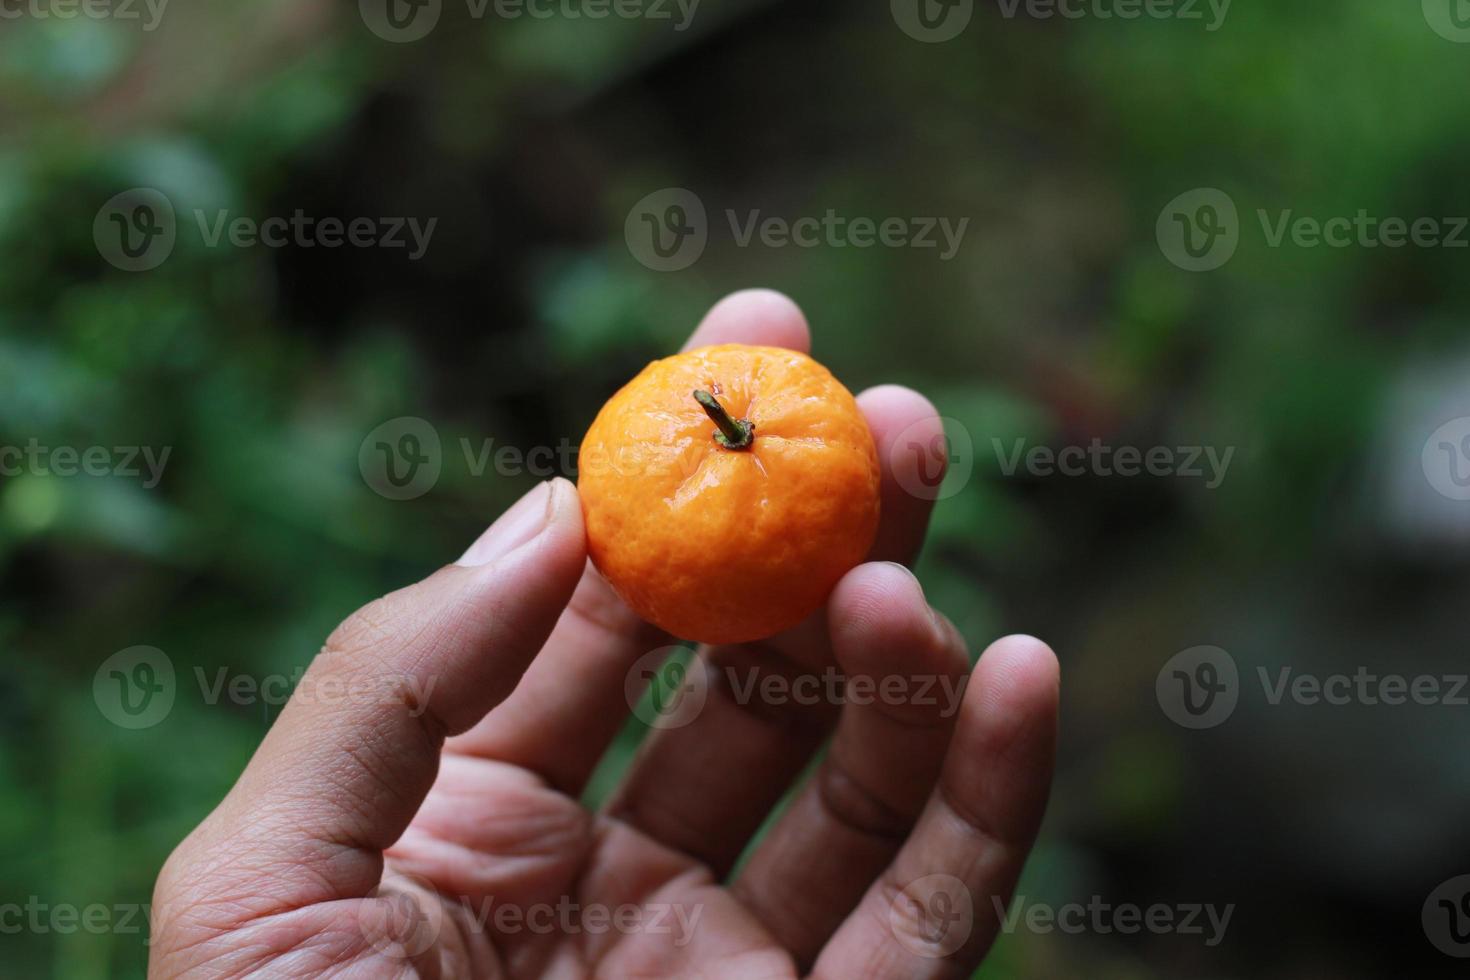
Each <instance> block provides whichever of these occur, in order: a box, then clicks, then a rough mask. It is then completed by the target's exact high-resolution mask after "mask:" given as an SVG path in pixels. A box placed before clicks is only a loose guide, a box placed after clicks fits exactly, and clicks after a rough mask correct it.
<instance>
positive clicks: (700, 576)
mask: <svg viewBox="0 0 1470 980" xmlns="http://www.w3.org/2000/svg"><path fill="white" fill-rule="evenodd" d="M578 483H579V489H580V491H581V497H582V507H583V510H584V515H585V518H586V525H587V546H588V552H589V553H590V554H591V556H592V561H593V563H594V564H595V565H596V566H597V568H598V570H599V571H601V572H602V574H603V576H604V577H605V578H606V579H607V580H608V582H609V583H610V584H611V585H612V587H613V589H614V590H616V591H617V593H618V594H619V595H620V596H622V597H623V599H624V601H626V602H627V603H628V605H629V606H630V607H632V609H633V610H634V611H635V612H637V613H638V614H639V615H640V616H641V617H643V618H644V619H646V620H647V621H649V622H651V623H653V624H654V625H656V626H659V627H661V628H662V629H664V630H666V631H668V632H670V633H672V634H674V635H675V636H678V637H682V638H683V639H686V640H694V641H699V642H704V643H738V642H744V641H747V640H754V639H759V638H762V637H767V636H770V635H772V634H774V633H778V632H780V631H781V630H784V629H787V628H789V627H792V626H795V625H796V624H797V623H799V622H801V621H802V620H803V619H805V618H806V617H807V616H808V615H810V614H811V613H812V612H814V611H815V610H816V609H818V608H819V607H820V606H821V605H822V604H823V603H824V602H825V601H826V599H827V596H828V594H830V592H831V591H832V588H833V586H835V585H836V584H837V581H838V580H839V579H840V578H841V577H842V576H843V575H844V574H845V573H846V572H847V571H848V570H850V569H851V568H852V567H853V566H855V565H857V564H858V563H859V562H861V561H862V560H863V559H864V558H865V557H866V556H867V554H868V550H869V549H870V548H871V547H872V544H873V538H874V536H875V535H876V534H877V530H878V484H879V471H878V455H877V451H876V449H875V448H874V445H873V437H872V434H871V433H870V432H869V431H868V425H867V421H866V420H865V419H864V418H863V414H862V411H861V410H860V409H859V408H858V406H857V402H856V401H855V400H854V399H853V397H852V394H851V393H850V392H849V391H848V390H847V389H846V388H844V387H843V386H842V384H841V383H840V382H839V381H838V380H837V379H836V378H834V377H833V376H832V373H831V372H830V371H828V370H827V369H826V368H824V367H823V366H822V365H820V364H818V363H817V362H816V361H814V360H812V359H811V358H810V357H808V356H807V355H805V354H802V353H799V352H797V351H792V350H785V349H782V348H778V347H753V346H747V345H744V344H724V345H720V346H716V347H704V348H700V349H698V350H693V351H688V352H686V353H683V354H679V355H676V356H674V357H668V358H664V359H663V360H660V361H655V362H653V363H652V364H650V365H648V367H646V368H644V369H643V371H642V373H640V374H639V375H638V376H637V377H636V378H634V379H633V380H632V381H630V382H629V383H628V384H627V385H626V386H624V387H623V389H622V390H621V391H619V392H618V393H617V394H615V395H613V397H612V398H611V399H609V400H608V402H607V404H606V405H604V406H603V408H602V411H601V412H599V413H598V415H597V418H596V419H595V420H594V421H593V423H592V427H591V428H590V429H589V430H588V432H587V437H586V438H585V439H584V440H583V442H582V448H581V453H580V455H579V457H578Z"/></svg>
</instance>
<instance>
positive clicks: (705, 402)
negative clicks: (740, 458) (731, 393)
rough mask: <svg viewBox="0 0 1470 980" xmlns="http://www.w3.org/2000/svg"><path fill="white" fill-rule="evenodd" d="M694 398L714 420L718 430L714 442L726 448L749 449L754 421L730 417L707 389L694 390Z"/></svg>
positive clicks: (753, 435) (753, 433)
mask: <svg viewBox="0 0 1470 980" xmlns="http://www.w3.org/2000/svg"><path fill="white" fill-rule="evenodd" d="M694 400H695V401H697V402H699V404H700V406H701V407H702V408H703V409H704V411H705V414H706V415H708V416H709V417H710V418H711V419H713V420H714V423H715V425H716V426H717V427H718V428H719V431H718V432H716V433H715V442H718V443H719V444H720V445H722V446H724V447H725V448H726V449H749V448H750V444H751V443H752V442H753V441H754V440H755V423H754V422H751V421H749V420H748V419H732V418H731V417H730V413H729V412H727V411H725V407H724V406H723V405H721V404H720V403H719V400H718V399H716V398H715V396H714V395H711V394H710V393H709V392H707V391H696V392H695V393H694Z"/></svg>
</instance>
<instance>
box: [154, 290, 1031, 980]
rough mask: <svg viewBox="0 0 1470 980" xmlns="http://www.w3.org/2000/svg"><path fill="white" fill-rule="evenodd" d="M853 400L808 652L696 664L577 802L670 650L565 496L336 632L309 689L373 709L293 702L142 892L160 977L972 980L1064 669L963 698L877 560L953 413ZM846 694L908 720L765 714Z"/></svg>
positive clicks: (543, 492)
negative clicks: (850, 480) (831, 541)
mask: <svg viewBox="0 0 1470 980" xmlns="http://www.w3.org/2000/svg"><path fill="white" fill-rule="evenodd" d="M727 342H741V343H752V344H770V345H776V346H786V347H792V348H796V349H801V350H805V349H806V348H807V346H808V335H807V327H806V324H805V321H804V320H803V318H802V316H801V314H800V312H799V311H797V310H796V308H795V307H794V306H793V305H792V304H791V303H790V301H789V300H786V299H785V298H783V297H780V296H778V295H776V294H772V293H768V292H762V291H753V292H746V293H738V294H735V295H734V296H731V297H729V298H728V299H726V300H725V301H723V302H722V303H720V304H719V305H717V306H716V307H715V308H714V309H713V310H712V311H711V312H710V314H709V315H708V316H707V317H706V319H705V321H704V322H703V323H702V324H701V325H700V327H699V329H698V330H697V331H696V332H695V334H694V336H693V337H692V338H691V340H690V341H689V345H690V346H703V345H705V344H714V343H727ZM858 400H859V404H860V405H861V406H862V408H863V411H864V412H865V414H866V415H867V418H868V422H869V425H870V427H871V429H872V431H873V436H874V439H875V441H876V442H877V445H878V448H879V457H880V459H881V460H882V464H883V470H884V472H883V488H882V492H883V497H882V506H883V523H882V527H881V528H880V530H879V534H878V540H877V543H876V544H875V546H874V549H873V554H872V559H873V560H872V561H870V562H869V563H867V564H864V565H862V566H860V567H858V568H856V569H853V570H852V571H851V572H850V573H849V574H848V575H847V576H846V577H845V578H844V579H843V580H842V581H841V582H840V583H839V584H838V586H837V588H836V589H835V590H834V591H833V593H832V597H831V599H830V601H829V603H828V606H827V608H826V609H825V610H823V611H821V612H819V613H817V614H816V615H814V616H813V617H812V619H811V620H809V621H808V622H807V623H805V624H803V625H802V626H799V627H797V628H796V629H794V630H791V631H789V632H788V633H785V634H782V635H780V636H777V637H774V638H771V639H769V640H766V641H761V642H758V643H752V644H743V645H740V646H734V647H722V648H716V649H710V648H702V649H701V650H700V651H699V662H700V663H701V664H702V665H703V667H704V671H703V673H702V674H700V675H699V676H700V677H701V678H703V679H704V681H705V683H706V684H707V699H706V701H705V703H704V705H703V708H702V710H700V711H699V712H698V713H697V715H695V716H694V717H693V718H692V720H690V721H689V722H688V723H687V724H686V725H684V726H683V727H679V728H667V729H659V730H656V731H654V732H652V733H651V735H650V737H649V739H648V740H647V742H646V743H645V745H644V746H643V748H642V750H641V751H640V753H639V756H638V758H637V760H636V761H635V762H634V764H633V765H632V767H631V769H630V771H629V772H628V774H627V776H626V778H625V780H624V782H623V784H622V786H621V788H620V789H619V790H618V791H617V793H616V794H615V795H614V797H613V799H612V800H611V802H610V803H609V804H608V806H607V807H605V808H604V810H603V812H601V813H598V814H593V813H590V812H588V811H587V810H585V809H584V808H583V807H582V805H581V804H580V803H579V801H578V798H579V796H580V794H581V793H582V790H583V788H584V787H585V785H586V782H587V780H588V778H589V776H590V775H591V773H592V770H593V768H594V766H595V765H596V763H597V761H598V759H599V758H600V757H601V755H602V753H603V751H604V750H605V749H606V747H607V746H608V744H609V743H610V742H611V741H612V739H613V738H614V736H615V735H616V733H617V731H618V730H619V728H620V727H621V726H622V724H623V723H624V720H625V718H626V715H627V708H628V705H627V701H626V700H625V693H624V692H625V680H626V679H627V677H628V674H629V671H630V670H632V669H633V668H634V667H635V665H636V664H637V663H638V661H639V659H640V658H641V657H643V656H644V655H646V654H648V653H649V651H651V650H654V649H656V648H658V647H660V646H663V645H665V644H668V643H670V642H671V640H670V638H669V637H666V636H663V635H661V634H659V633H658V632H657V631H655V630H654V629H652V628H651V627H649V626H648V625H646V624H644V623H642V622H640V621H638V620H637V618H636V617H634V616H633V614H632V613H631V612H630V611H629V610H628V609H627V608H626V607H625V606H624V605H623V604H622V603H621V601H620V600H618V599H617V597H616V596H615V595H614V594H613V593H612V591H611V590H610V589H609V588H608V586H607V585H606V583H605V582H603V580H602V579H601V577H600V576H599V575H598V574H597V573H596V571H595V570H593V569H592V568H591V567H590V566H589V565H588V563H587V560H586V546H585V540H584V533H583V526H582V514H581V507H580V504H579V502H578V499H577V493H576V489H575V488H574V487H573V486H572V484H570V483H568V482H567V481H565V480H560V479H558V480H553V481H551V482H550V483H547V484H542V485H541V486H539V487H537V488H536V489H534V490H532V491H531V492H530V493H528V494H527V495H526V496H525V497H523V498H522V499H521V500H520V501H519V502H518V503H517V504H516V505H515V506H513V507H512V508H511V509H510V510H508V511H507V512H506V513H505V514H504V515H502V516H501V517H500V519H499V520H497V521H496V522H495V524H494V525H493V526H492V527H491V528H490V529H489V530H488V531H486V532H485V534H484V535H482V536H481V538H480V539H479V540H478V541H476V542H475V543H474V544H473V545H472V546H471V547H470V549H469V550H468V551H467V552H466V553H465V555H464V557H462V558H461V559H460V560H459V562H457V563H456V564H454V565H450V566H447V567H445V568H443V569H441V570H439V571H438V572H436V573H435V574H434V575H432V576H430V577H429V578H428V579H426V580H424V581H423V582H420V583H418V584H416V585H413V586H410V587H408V588H406V589H403V590H400V591H398V592H395V593H393V594H391V595H389V596H386V597H384V598H382V599H379V600H377V601H376V602H373V603H371V604H369V605H368V606H366V607H364V608H363V609H362V610H360V611H359V612H357V613H355V614H354V615H353V616H352V617H350V618H349V619H348V620H347V621H346V622H345V623H343V624H342V626H341V627H339V628H338V629H337V630H336V631H335V632H334V633H333V634H332V636H331V638H330V639H329V640H328V641H327V643H326V646H325V647H324V648H323V650H322V652H321V653H320V654H319V655H318V656H317V657H316V659H315V660H314V662H313V663H312V665H311V667H310V669H309V671H308V672H307V674H306V675H305V677H304V678H303V680H302V682H301V685H302V687H303V688H307V689H311V690H316V691H325V690H328V689H329V688H333V686H334V685H335V688H334V689H335V690H338V691H345V692H357V694H362V692H370V693H371V695H372V696H356V695H352V696H345V697H338V698H332V699H328V698H325V697H322V698H315V699H303V698H300V697H297V698H293V700H292V702H291V703H290V704H288V705H287V707H286V708H285V710H284V711H283V712H282V714H281V716H280V718H279V719H278V720H277V722H276V724H275V725H274V727H273V728H272V729H271V731H270V732H269V733H268V734H267V736H266V738H265V739H264V741H263V742H262V744H261V746H260V748H259V750H258V751H257V752H256V754H255V756H254V758H253V759H252V760H251V762H250V764H249V765H248V766H247V768H246V769H245V771H244V773H243V774H242V775H241V777H240V779H239V781H238V782H237V783H236V785H235V787H234V788H233V789H232V790H231V792H230V793H229V795H228V796H227V797H226V798H225V799H224V801H223V802H221V804H220V805H219V807H218V808H217V809H216V810H215V811H214V812H213V813H212V814H211V815H210V816H209V817H208V818H207V819H206V820H205V821H204V822H203V823H202V824H201V825H200V826H199V827H198V828H197V829H196V830H195V831H194V832H193V833H192V834H191V835H190V836H189V837H188V838H187V839H186V840H185V841H184V842H183V843H181V844H180V845H179V847H178V848H177V850H175V852H174V853H173V855H172V856H171V857H170V858H169V860H168V863H167V864H166V865H165V867H164V869H163V872H162V873H161V874H160V876H159V880H158V884H157V887H156V889H155V896H154V917H155V935H154V937H153V958H152V962H151V963H150V969H149V975H150V976H153V977H177V976H245V975H252V976H253V975H257V974H260V975H268V976H302V977H307V976H311V977H314V976H321V975H348V976H364V977H377V976H382V977H401V976H421V977H428V978H437V977H508V978H509V977H536V976H568V977H572V976H590V975H606V976H617V977H622V976H681V977H682V976H692V975H700V976H711V977H726V976H728V977H736V978H749V977H788V976H796V975H800V974H806V973H810V974H811V975H813V976H819V977H832V978H843V980H847V978H851V977H860V976H875V977H888V976H893V977H963V976H968V975H969V973H970V972H971V971H972V970H973V969H974V967H975V965H976V964H977V963H978V962H979V961H980V960H981V958H982V957H983V956H984V955H985V953H986V951H987V950H988V949H989V947H990V944H991V943H992V941H993V940H994V938H995V934H996V932H997V931H998V929H999V925H1000V916H999V912H998V908H999V906H998V905H997V901H1004V900H1006V899H1008V898H1009V896H1010V893H1011V890H1012V889H1013V888H1014V885H1015V881H1016V878H1017V876H1018V875H1019V873H1020V869H1021V865H1022V863H1023V861H1024V859H1025V856H1026V854H1027V852H1028V850H1029V849H1030V846H1031V842H1032V840H1033V838H1034V836H1035V833H1036V829H1037V825H1038V823H1039V822H1040V819H1041V814H1042V811H1043V809H1044V806H1045V801H1046V796H1047V791H1048V788H1049V785H1050V779H1051V769H1052V757H1053V752H1054V742H1055V728H1056V710H1057V691H1058V673H1057V664H1056V660H1055V658H1054V657H1053V655H1052V653H1051V651H1050V650H1049V649H1047V647H1046V646H1045V645H1043V644H1042V643H1040V642H1039V641H1036V640H1032V639H1030V638H1027V637H1010V638H1007V639H1003V640H1000V641H998V642H996V643H995V644H993V645H992V646H991V647H990V648H989V649H988V650H987V651H986V652H985V654H984V656H982V657H981V658H980V661H979V663H978V665H977V666H976V668H975V670H974V674H973V676H971V677H969V678H968V681H969V682H968V684H967V685H965V686H961V685H963V684H965V680H966V675H967V672H968V669H969V661H968V656H967V654H966V651H965V646H964V642H963V640H962V639H961V638H960V635H959V633H958V631H957V630H956V629H955V628H954V626H953V625H952V624H951V623H949V621H948V620H947V619H945V618H944V617H943V616H942V615H941V614H939V613H937V612H936V611H934V610H932V609H931V607H930V606H929V605H928V603H927V602H926V601H925V599H924V596H923V592H922V590H921V589H920V587H919V585H918V582H917V581H916V580H915V579H914V578H913V576H912V575H911V574H910V573H909V572H908V571H907V570H906V569H904V568H903V567H902V566H901V565H895V564H890V562H903V561H908V560H911V559H912V557H913V555H914V554H915V553H916V552H917V550H918V548H919V545H920V543H921V541H922V538H923V535H924V530H925V527H926V526H927V523H928V517H929V503H928V502H927V501H925V500H923V499H920V498H919V497H917V496H915V495H912V494H909V493H907V492H906V491H905V490H904V489H903V486H904V485H905V484H907V485H910V486H912V485H913V484H912V483H910V482H908V478H909V477H910V476H911V475H912V474H911V473H906V472H904V471H903V468H904V467H908V468H909V469H913V468H914V467H917V466H918V460H917V459H915V458H913V457H912V456H911V455H909V454H906V453H898V452H893V451H892V447H893V445H894V443H895V440H897V439H898V437H899V436H900V435H901V434H903V435H904V437H905V439H917V441H918V442H919V443H920V444H922V445H929V441H930V439H932V438H933V437H934V436H935V435H937V434H939V433H940V432H941V431H942V430H941V427H940V423H939V419H938V418H937V416H936V414H935V412H934V409H933V408H932V406H930V404H929V403H928V402H927V401H926V400H925V399H923V398H922V397H921V396H919V395H917V394H915V393H914V392H912V391H909V390H907V389H903V388H899V387H895V386H884V387H879V388H875V389H871V390H869V391H867V392H864V393H863V394H862V395H860V396H859V399H858ZM832 667H835V668H836V669H837V670H840V671H841V673H842V674H843V675H844V676H845V677H846V678H847V679H848V683H849V684H852V682H853V679H854V678H863V679H865V680H866V681H868V682H869V683H870V684H873V685H877V684H878V682H881V681H883V680H884V679H892V678H898V679H900V681H902V683H901V684H899V685H898V686H899V687H900V688H902V690H903V691H906V692H908V694H909V695H910V696H907V697H898V698H885V697H877V698H868V699H865V700H864V701H862V702H861V703H859V702H858V701H857V699H855V698H854V699H850V700H849V703H847V704H846V705H845V706H844V705H842V704H840V703H837V700H838V699H831V703H817V704H812V703H798V704H793V703H778V702H777V700H774V699H767V698H763V697H761V696H760V695H759V692H760V691H761V690H762V684H761V678H763V677H767V676H770V677H778V678H781V679H783V680H784V681H786V682H791V681H792V680H793V679H794V678H797V677H800V676H806V675H821V674H823V672H825V671H827V670H828V669H829V668H832ZM731 678H737V679H742V678H754V679H755V681H756V683H755V686H754V687H744V685H745V684H746V681H745V680H740V681H739V683H738V684H732V683H731V682H730V679H731ZM742 688H743V689H744V690H745V691H746V695H747V696H741V694H740V690H741V689H742ZM793 689H794V688H793ZM876 690H880V691H881V690H883V688H882V687H881V686H878V687H876ZM752 691H754V692H757V693H756V695H755V696H754V697H751V696H749V694H750V692H752ZM924 692H927V694H924ZM946 692H950V693H954V694H955V697H954V698H949V697H946ZM959 692H962V695H961V694H960V693H959ZM921 695H922V696H921ZM308 700H311V701H313V702H315V703H307V701H308ZM781 700H782V701H790V700H792V699H789V698H788V699H781ZM802 700H804V701H805V700H808V699H802ZM818 700H821V699H818ZM829 735H830V736H831V738H832V741H831V745H830V748H829V750H828V752H827V753H826V755H825V757H824V758H823V759H822V761H821V762H820V764H819V765H818V767H817V768H816V770H815V771H814V773H813V774H812V776H811V778H810V779H808V780H807V781H806V783H805V784H804V785H802V786H801V787H800V789H799V790H798V791H797V793H796V794H795V796H794V798H793V800H792V802H791V805H790V806H789V807H788V808H787V809H786V810H785V811H784V812H783V813H782V814H781V815H780V816H779V817H778V818H777V819H776V821H775V823H774V824H773V825H772V826H771V827H770V828H769V830H768V831H767V833H766V834H765V836H764V837H763V839H762V840H761V842H760V844H759V846H758V847H756V848H755V850H754V852H753V853H752V854H751V855H750V856H749V858H748V860H746V861H745V862H744V863H743V865H742V866H741V868H740V870H739V872H738V874H736V875H735V876H734V877H733V879H729V880H727V877H728V876H729V875H730V873H731V870H732V868H733V867H734V865H735V863H736V861H737V859H738V858H739V857H740V855H741V853H742V851H743V850H744V849H745V847H746V845H747V843H748V842H749V841H750V840H751V838H752V836H753V835H754V834H755V833H756V831H757V830H758V829H759V827H760V825H761V824H762V822H763V821H764V820H765V819H766V818H767V817H768V815H769V814H770V813H771V810H772V808H773V807H774V806H775V804H776V803H777V802H778V801H779V800H780V798H781V797H782V795H783V794H784V793H785V791H786V790H787V789H788V788H789V787H790V785H791V784H792V783H793V782H794V781H795V780H796V779H797V777H798V776H799V775H800V774H801V773H802V771H803V770H804V769H805V768H806V766H807V765H808V763H809V761H810V760H811V758H812V757H813V755H814V754H815V753H816V751H817V750H818V748H819V747H820V746H821V744H822V743H823V741H824V740H826V739H827V738H828V736H829ZM599 925H600V926H601V927H600V928H599Z"/></svg>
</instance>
